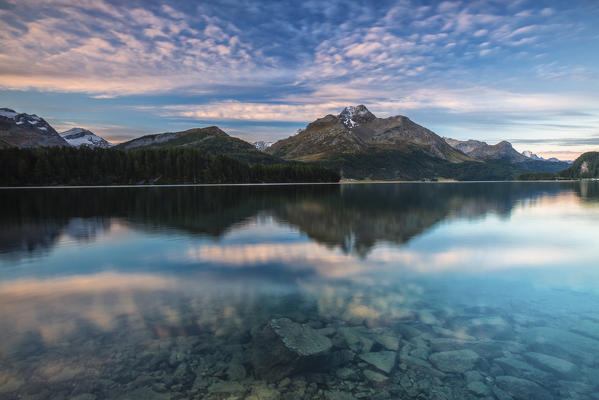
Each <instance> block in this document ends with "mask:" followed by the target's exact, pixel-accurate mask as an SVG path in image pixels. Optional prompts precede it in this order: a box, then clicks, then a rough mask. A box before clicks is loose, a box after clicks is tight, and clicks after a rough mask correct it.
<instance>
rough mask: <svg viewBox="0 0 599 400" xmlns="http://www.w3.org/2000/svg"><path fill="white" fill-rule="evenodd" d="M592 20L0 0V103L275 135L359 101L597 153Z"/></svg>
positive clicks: (528, 9)
mask: <svg viewBox="0 0 599 400" xmlns="http://www.w3.org/2000/svg"><path fill="white" fill-rule="evenodd" d="M598 22H599V2H598V1H596V0H580V1H576V0H573V1H568V2H565V1H561V0H560V1H549V0H548V1H542V0H540V1H534V0H515V1H504V0H502V1H492V0H472V1H466V0H464V1H416V0H397V1H387V0H379V1H362V0H343V1H339V0H327V1H315V0H303V1H289V0H276V1H275V0H273V1H257V0H254V1H247V0H217V1H211V0H208V1H168V2H165V1H155V0H144V1H141V0H129V1H110V0H0V107H9V108H12V109H15V110H16V111H18V112H27V113H35V114H37V115H39V116H41V117H43V118H45V119H46V120H47V121H48V122H49V123H50V124H52V125H53V126H54V127H55V128H56V129H57V130H58V131H63V130H66V129H69V128H72V127H76V126H78V127H84V128H88V129H90V130H92V131H93V132H95V133H96V134H99V135H101V136H103V137H105V138H106V139H108V140H110V141H112V142H121V141H124V140H128V139H131V138H134V137H138V136H141V135H144V134H150V133H159V132H166V131H180V130H184V129H189V128H193V127H202V126H210V125H218V126H219V127H221V128H222V129H223V130H225V131H226V132H227V133H229V134H231V135H233V136H236V137H240V138H242V139H246V140H248V141H254V140H267V141H275V140H278V139H281V138H285V137H288V136H290V135H293V134H295V132H296V131H297V130H298V129H300V128H303V127H305V125H306V124H308V123H309V122H311V121H313V120H315V119H316V118H319V117H322V116H324V115H326V114H329V113H332V114H338V113H339V112H341V110H342V109H343V108H344V107H345V106H347V105H357V104H364V105H366V106H367V107H368V108H369V109H370V110H371V111H372V112H373V113H374V114H375V115H377V116H379V117H389V116H393V115H406V116H408V117H410V119H412V120H413V121H415V122H417V123H419V124H421V125H423V126H425V127H427V128H429V129H431V130H433V131H434V132H436V133H437V134H439V135H441V136H447V137H453V138H456V139H461V140H466V139H471V138H472V139H479V140H484V141H487V142H489V143H490V144H494V143H497V142H499V141H501V140H509V141H510V142H512V144H513V145H514V147H515V148H516V149H517V150H520V151H522V150H532V151H533V152H535V153H537V154H539V155H541V156H544V157H553V156H557V157H559V158H562V159H574V158H575V157H576V156H577V155H579V154H580V153H582V152H584V151H589V150H599V23H598Z"/></svg>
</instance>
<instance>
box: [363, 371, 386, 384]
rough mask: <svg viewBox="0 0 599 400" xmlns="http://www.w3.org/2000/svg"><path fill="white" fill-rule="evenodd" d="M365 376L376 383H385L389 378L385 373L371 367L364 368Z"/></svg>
mask: <svg viewBox="0 0 599 400" xmlns="http://www.w3.org/2000/svg"><path fill="white" fill-rule="evenodd" d="M364 376H365V377H366V378H368V379H369V380H371V381H372V382H374V383H385V382H387V380H388V379H389V378H388V377H386V376H385V375H383V374H379V373H378V372H375V371H372V370H369V369H366V370H364Z"/></svg>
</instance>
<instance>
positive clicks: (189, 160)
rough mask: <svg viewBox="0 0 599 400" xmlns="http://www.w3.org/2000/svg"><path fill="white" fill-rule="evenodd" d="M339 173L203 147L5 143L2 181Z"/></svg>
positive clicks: (273, 178)
mask: <svg viewBox="0 0 599 400" xmlns="http://www.w3.org/2000/svg"><path fill="white" fill-rule="evenodd" d="M339 179H340V176H339V174H337V173H336V172H334V171H332V170H330V169H327V168H324V167H321V166H314V165H304V164H277V165H263V164H253V165H249V164H245V163H242V162H240V161H238V160H235V159H233V158H231V157H227V156H225V155H210V154H206V153H205V152H203V151H202V150H200V149H197V148H168V149H138V150H132V151H127V152H126V151H122V150H117V149H99V148H96V149H89V148H87V147H81V148H74V147H43V148H10V149H0V185H1V186H31V185H135V184H148V183H153V184H196V183H275V182H338V181H339Z"/></svg>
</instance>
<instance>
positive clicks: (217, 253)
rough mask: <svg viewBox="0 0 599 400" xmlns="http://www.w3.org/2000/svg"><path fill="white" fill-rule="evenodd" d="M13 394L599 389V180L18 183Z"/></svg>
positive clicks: (11, 234)
mask: <svg viewBox="0 0 599 400" xmlns="http://www.w3.org/2000/svg"><path fill="white" fill-rule="evenodd" d="M0 219H1V224H0V398H2V399H78V400H93V399H185V398H196V399H243V398H246V399H335V400H342V399H410V398H416V399H479V398H483V399H498V400H509V399H543V400H546V399H599V395H598V393H599V312H598V310H599V265H598V262H597V260H598V258H599V257H598V256H599V228H598V227H599V183H598V182H568V183H542V182H534V183H456V184H452V183H447V184H446V183H435V184H369V185H359V184H355V185H316V186H310V185H308V186H255V187H170V188H169V187H163V188H157V187H155V188H97V189H93V188H87V189H81V188H80V189H75V188H73V189H26V190H1V191H0Z"/></svg>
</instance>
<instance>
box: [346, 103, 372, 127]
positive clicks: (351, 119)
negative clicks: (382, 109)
mask: <svg viewBox="0 0 599 400" xmlns="http://www.w3.org/2000/svg"><path fill="white" fill-rule="evenodd" d="M337 118H339V119H340V120H341V122H343V125H345V126H346V127H348V128H349V129H352V128H355V127H356V126H359V125H361V124H363V123H366V122H370V121H372V120H373V119H375V118H376V117H375V116H374V114H372V113H371V112H370V111H369V110H368V109H367V108H366V107H365V106H363V105H362V104H360V105H358V106H349V107H345V108H344V109H343V111H341V114H339V115H338V116H337Z"/></svg>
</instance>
